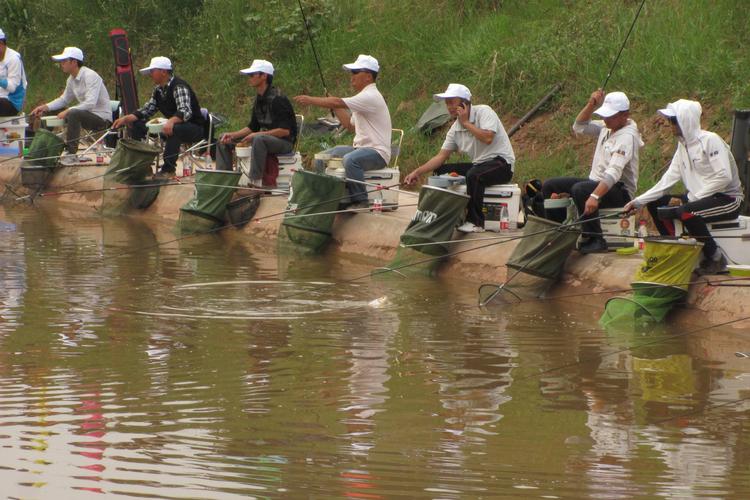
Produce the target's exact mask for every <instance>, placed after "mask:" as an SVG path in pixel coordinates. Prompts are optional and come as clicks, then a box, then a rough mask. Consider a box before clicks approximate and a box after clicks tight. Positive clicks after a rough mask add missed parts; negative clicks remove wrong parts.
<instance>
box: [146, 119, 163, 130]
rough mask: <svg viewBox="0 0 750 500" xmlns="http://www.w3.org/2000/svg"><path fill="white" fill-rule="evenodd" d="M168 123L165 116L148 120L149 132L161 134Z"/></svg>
mask: <svg viewBox="0 0 750 500" xmlns="http://www.w3.org/2000/svg"><path fill="white" fill-rule="evenodd" d="M165 123H167V120H166V119H165V118H154V119H153V120H149V121H147V122H146V128H147V129H148V133H149V134H161V131H162V129H164V124H165Z"/></svg>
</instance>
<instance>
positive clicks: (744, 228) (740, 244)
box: [708, 215, 750, 265]
mask: <svg viewBox="0 0 750 500" xmlns="http://www.w3.org/2000/svg"><path fill="white" fill-rule="evenodd" d="M708 230H709V231H710V232H711V236H713V237H714V239H715V240H716V244H717V245H719V246H720V247H721V249H722V250H723V251H724V253H725V254H726V256H727V258H728V259H729V260H730V261H731V263H733V264H742V265H750V217H748V216H746V215H740V216H739V217H737V218H736V219H734V220H723V221H719V222H710V223H709V224H708Z"/></svg>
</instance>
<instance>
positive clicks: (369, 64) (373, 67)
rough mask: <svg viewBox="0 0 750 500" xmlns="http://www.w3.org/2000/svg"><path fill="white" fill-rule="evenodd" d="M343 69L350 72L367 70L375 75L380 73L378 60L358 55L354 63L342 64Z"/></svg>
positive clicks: (365, 55)
mask: <svg viewBox="0 0 750 500" xmlns="http://www.w3.org/2000/svg"><path fill="white" fill-rule="evenodd" d="M343 67H344V69H345V70H347V71H351V70H353V69H367V70H370V71H374V72H375V73H377V72H379V71H380V64H378V60H377V59H375V58H374V57H372V56H368V55H367V54H360V55H359V57H357V60H356V61H354V62H353V63H349V64H344V66H343Z"/></svg>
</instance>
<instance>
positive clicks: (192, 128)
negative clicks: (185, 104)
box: [131, 120, 205, 172]
mask: <svg viewBox="0 0 750 500" xmlns="http://www.w3.org/2000/svg"><path fill="white" fill-rule="evenodd" d="M147 132H148V128H147V127H146V122H145V121H143V120H138V121H136V122H134V123H133V128H132V131H131V135H132V137H133V139H136V140H143V139H145V138H146V134H147ZM204 135H205V134H204V130H203V127H202V126H201V125H196V124H195V123H191V122H182V123H178V124H176V125H175V126H174V128H173V129H172V135H170V136H164V135H163V134H162V138H163V139H164V166H163V167H162V168H161V169H162V171H164V172H175V171H177V157H178V156H179V153H180V145H181V144H192V143H195V142H199V141H200V140H202V139H203V138H204Z"/></svg>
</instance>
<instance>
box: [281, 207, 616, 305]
mask: <svg viewBox="0 0 750 500" xmlns="http://www.w3.org/2000/svg"><path fill="white" fill-rule="evenodd" d="M609 216H611V214H608V215H606V216H602V217H609ZM588 220H593V219H587V220H586V221H583V222H587V221H588ZM577 224H580V222H577V221H576V222H572V223H569V224H563V225H561V226H559V227H555V228H552V229H545V230H543V231H539V232H535V233H532V234H529V235H520V236H518V237H516V238H513V239H509V240H507V241H512V240H514V239H521V238H524V237H527V236H532V235H534V234H541V233H545V232H550V231H557V230H559V229H561V228H564V227H571V226H574V225H577ZM502 243H506V241H505V240H503V241H493V242H492V243H487V244H485V245H479V246H476V247H472V248H466V249H464V250H457V251H455V252H450V253H447V254H445V255H438V256H433V257H428V258H425V259H421V260H417V261H414V262H409V263H407V264H402V265H400V266H396V267H378V268H376V269H374V270H373V271H371V272H369V273H367V274H363V275H361V276H356V277H354V278H350V279H348V280H344V281H337V282H334V283H327V284H325V285H322V286H319V287H316V288H313V289H312V290H307V291H305V292H299V293H295V294H292V295H287V296H284V297H280V298H281V299H287V298H290V297H295V296H298V295H301V294H302V293H307V292H316V291H319V290H323V289H325V288H327V287H329V286H334V285H345V284H347V283H352V282H354V281H359V280H361V279H364V278H368V277H373V276H377V275H380V274H387V273H391V272H394V273H397V274H401V273H398V272H397V271H399V270H401V269H406V268H409V267H413V266H418V265H421V264H428V263H431V262H435V261H439V260H443V259H447V258H449V257H455V256H456V255H461V254H464V253H467V252H473V251H474V250H481V249H483V248H489V247H491V246H495V245H500V244H502ZM402 276H403V275H402Z"/></svg>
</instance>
